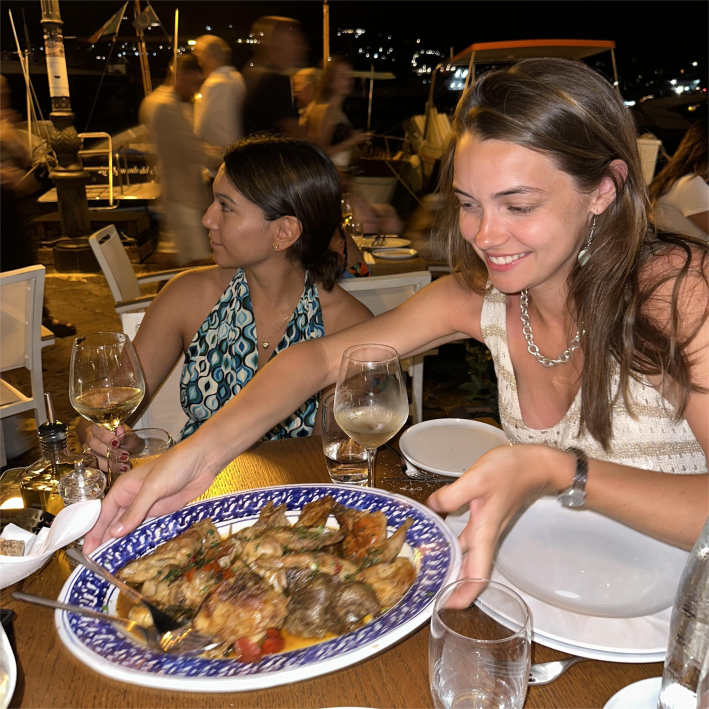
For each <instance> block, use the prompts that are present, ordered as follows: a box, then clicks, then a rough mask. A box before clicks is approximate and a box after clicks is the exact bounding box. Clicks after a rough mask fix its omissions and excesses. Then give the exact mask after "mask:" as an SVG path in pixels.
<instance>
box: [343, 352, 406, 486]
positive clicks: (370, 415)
mask: <svg viewBox="0 0 709 709" xmlns="http://www.w3.org/2000/svg"><path fill="white" fill-rule="evenodd" d="M408 415H409V401H408V397H407V396H406V387H405V385H404V376H403V374H402V372H401V365H400V364H399V355H398V354H397V352H396V350H395V349H394V348H393V347H389V346H387V345H376V344H366V345H354V346H353V347H348V348H347V349H346V350H345V352H344V354H343V355H342V362H341V363H340V373H339V376H338V378H337V387H336V389H335V419H336V420H337V423H338V424H339V425H340V428H342V430H343V431H344V432H345V433H346V434H347V435H348V436H349V437H350V438H352V439H354V440H355V441H357V443H359V444H361V445H363V446H364V447H365V448H366V449H367V484H368V485H369V487H374V461H375V457H376V454H377V448H378V447H379V446H381V445H383V444H384V443H386V442H387V441H388V440H389V439H390V438H391V437H392V436H394V435H395V434H396V433H397V431H398V430H399V429H400V428H401V427H402V426H403V425H404V423H406V419H407V418H408Z"/></svg>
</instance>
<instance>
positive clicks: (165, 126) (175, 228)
mask: <svg viewBox="0 0 709 709" xmlns="http://www.w3.org/2000/svg"><path fill="white" fill-rule="evenodd" d="M201 83H202V70H201V68H200V66H199V63H198V62H197V59H196V57H194V56H192V55H191V54H183V55H182V56H179V57H178V58H177V67H176V80H175V84H174V86H173V87H172V88H171V90H170V91H169V92H168V93H166V95H165V96H164V99H163V100H161V101H159V102H157V103H156V104H155V105H154V106H153V107H152V115H151V117H150V132H151V138H152V141H153V143H154V145H155V147H156V150H157V156H158V160H159V163H160V176H161V180H162V200H163V206H164V209H165V216H166V218H167V227H168V229H169V231H170V232H172V235H173V236H174V239H175V247H176V253H175V259H176V261H177V264H178V265H180V266H183V265H193V264H196V263H198V262H200V261H203V260H204V259H208V258H209V257H210V256H211V255H212V250H211V248H210V246H209V239H208V237H207V230H206V229H205V228H204V227H203V226H202V223H201V222H202V216H203V214H204V212H205V210H206V208H207V207H208V206H209V203H210V201H211V195H210V190H209V189H208V188H207V185H206V184H205V182H204V180H203V178H202V171H203V170H204V169H205V168H206V169H211V170H216V169H217V167H219V163H220V162H221V161H220V158H219V156H218V154H217V151H216V150H214V149H213V148H211V147H210V146H208V145H207V144H206V142H205V141H202V140H200V139H199V138H198V137H197V136H196V135H195V133H194V130H193V127H194V124H193V110H192V98H193V96H194V95H195V94H196V93H197V91H199V89H200V85H201Z"/></svg>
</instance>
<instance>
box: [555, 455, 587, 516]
mask: <svg viewBox="0 0 709 709" xmlns="http://www.w3.org/2000/svg"><path fill="white" fill-rule="evenodd" d="M566 452H567V453H573V455H574V457H575V458H576V473H575V475H574V479H573V482H572V483H571V487H570V488H568V489H567V490H564V491H563V492H561V493H559V495H558V496H557V498H556V499H557V500H558V501H559V502H560V503H561V504H562V505H563V506H564V507H583V506H584V505H585V504H586V481H587V479H588V458H587V457H586V454H585V453H584V452H583V451H582V450H581V449H580V448H567V449H566Z"/></svg>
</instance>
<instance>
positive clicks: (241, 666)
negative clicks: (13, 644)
mask: <svg viewBox="0 0 709 709" xmlns="http://www.w3.org/2000/svg"><path fill="white" fill-rule="evenodd" d="M325 495H332V497H334V498H335V499H336V500H337V501H338V502H340V503H341V504H343V505H345V506H347V507H353V508H356V509H360V510H371V511H377V510H378V511H381V512H383V513H384V514H385V515H386V517H387V520H388V522H389V525H390V526H389V532H390V533H391V532H393V530H394V529H395V528H397V527H399V526H400V525H401V524H403V522H404V521H405V520H406V519H408V518H411V519H413V524H412V525H411V527H410V528H409V529H408V531H407V534H406V544H405V546H404V552H403V553H406V554H407V556H408V557H409V558H410V559H411V561H412V563H414V565H415V567H416V571H417V575H416V580H415V581H414V584H413V585H412V586H411V588H409V590H408V591H407V592H406V595H405V596H404V598H402V599H401V600H400V601H399V603H397V604H396V605H395V606H394V607H393V608H390V609H389V610H388V611H387V612H386V613H383V614H382V615H381V616H379V617H378V618H375V619H374V620H371V621H370V622H368V623H366V624H365V625H364V626H362V627H361V628H358V629H357V630H355V631H353V632H351V633H346V634H345V635H340V636H338V637H336V638H333V639H332V640H327V641H325V642H321V643H318V644H315V645H311V646H308V647H305V648H301V649H299V650H292V651H289V652H282V653H277V654H274V655H267V656H266V657H264V658H263V659H262V660H260V661H259V662H255V663H242V662H237V661H236V660H211V659H206V658H202V657H187V656H175V655H163V654H157V653H155V652H153V651H151V650H150V649H148V648H146V647H145V646H142V645H140V644H138V643H137V642H134V641H133V640H131V639H129V638H127V637H126V636H125V635H124V634H123V633H122V632H121V631H119V630H118V629H117V628H116V627H114V626H113V625H112V624H111V623H108V622H104V621H100V620H95V619H93V618H87V617H85V616H77V615H75V614H72V613H67V612H66V611H56V612H55V616H54V618H55V624H56V627H57V631H58V633H59V637H60V638H61V640H62V642H63V643H64V644H65V646H66V647H67V648H68V649H69V651H70V652H71V653H72V654H73V655H74V656H75V657H77V658H78V659H79V660H81V661H82V662H83V663H85V664H86V665H87V666H88V667H90V668H91V669H92V670H95V671H96V672H99V673H101V674H103V675H105V676H107V677H110V678H111V679H115V680H119V681H123V682H129V683H131V684H138V685H142V686H146V687H154V688H158V689H171V690H181V691H187V692H239V691H245V690H252V689H265V688H267V687H275V686H279V685H283V684H290V683H291V682H298V681H301V680H304V679H310V678H312V677H318V676H320V675H323V674H327V673H329V672H334V671H336V670H340V669H342V668H344V667H349V666H350V665H353V664H356V663H358V662H362V661H363V660H365V659H367V658H369V657H372V656H373V655H376V654H378V653H380V652H381V651H382V650H384V649H386V648H387V647H389V646H391V645H393V644H394V643H397V642H399V641H400V640H403V639H404V638H405V637H407V636H408V635H409V634H410V633H412V632H414V631H415V630H417V629H418V628H419V627H421V626H422V625H423V624H425V623H426V622H427V621H428V620H429V618H430V617H431V612H432V610H433V603H434V599H435V595H436V593H438V591H439V590H440V589H441V588H443V586H445V585H446V584H448V583H450V582H451V581H453V580H454V579H456V578H457V576H458V572H459V570H460V560H461V551H460V545H459V544H458V540H457V539H456V537H455V535H454V534H453V533H451V531H450V529H449V528H448V527H447V526H446V524H445V523H444V522H443V520H442V519H441V518H440V517H439V516H438V515H437V514H435V512H432V511H431V510H430V509H428V508H427V507H426V506H425V505H423V504H421V503H419V502H416V501H415V500H411V499H409V498H408V497H403V496H401V495H396V494H394V493H391V492H387V491H386V490H378V489H373V488H359V487H353V486H350V485H313V484H311V485H284V486H280V487H271V488H260V489H257V490H245V491H242V492H236V493H232V494H229V495H222V496H221V497H215V498H212V499H209V500H204V501H201V502H195V503H192V504H191V505H188V506H187V507H185V508H183V509H181V510H178V511H177V512H173V513H172V514H170V515H164V516H163V517H157V518H155V519H152V520H150V521H148V522H145V523H144V524H142V525H141V526H140V527H138V529H136V530H135V531H133V532H131V533H130V534H128V535H127V536H125V537H123V538H121V539H114V540H112V541H109V542H107V543H106V544H104V545H102V546H101V547H100V548H99V549H97V550H96V551H95V552H94V553H93V554H92V557H93V558H94V559H95V560H96V561H97V562H98V563H100V564H102V565H103V566H105V567H106V568H108V569H109V570H110V571H113V572H115V571H117V570H118V569H119V568H120V567H121V566H123V565H124V564H125V563H126V562H128V561H130V560H132V559H135V558H138V557H140V556H143V555H145V554H147V553H149V552H151V551H152V550H153V549H154V548H155V547H156V546H157V545H158V544H160V543H161V542H163V541H166V540H168V539H171V538H173V537H175V536H177V535H178V534H180V533H182V532H183V531H185V530H186V529H187V528H188V527H190V526H191V525H192V524H194V523H195V522H198V521H199V520H202V519H206V518H211V519H212V520H213V522H214V524H215V525H216V526H217V528H219V529H220V530H225V531H226V530H227V529H228V528H230V527H232V526H234V527H239V526H243V525H245V524H247V523H253V522H255V521H256V520H257V519H258V512H259V510H260V509H261V508H262V507H263V506H264V505H265V504H266V503H267V502H268V501H273V503H274V504H276V505H279V504H282V503H285V504H286V505H287V508H288V514H289V518H292V520H293V521H294V519H295V518H296V517H297V515H298V512H299V511H300V509H301V508H302V507H303V505H305V504H306V503H308V502H311V501H313V500H316V499H320V498H321V497H323V496H325ZM115 595H116V592H115V589H114V587H113V586H110V585H109V584H108V583H107V582H105V581H103V580H102V579H99V578H98V577H96V576H95V575H94V574H93V573H92V572H90V571H89V570H88V569H86V568H85V567H79V568H77V569H76V570H75V571H74V573H73V574H72V575H71V576H70V577H69V579H68V580H67V582H66V583H65V584H64V587H63V588H62V591H61V593H60V595H59V600H61V601H64V602H67V603H73V604H76V605H82V606H87V607H89V608H93V609H95V610H102V609H104V607H107V608H108V609H109V611H110V610H111V609H112V608H113V607H114V606H115Z"/></svg>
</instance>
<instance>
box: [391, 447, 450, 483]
mask: <svg viewBox="0 0 709 709" xmlns="http://www.w3.org/2000/svg"><path fill="white" fill-rule="evenodd" d="M384 445H385V446H386V447H387V448H388V449H389V450H391V451H394V453H396V454H397V455H398V456H399V464H400V465H401V472H402V473H404V475H406V477H407V478H410V479H411V480H420V481H422V482H431V483H438V482H442V483H450V482H452V480H451V479H450V478H449V477H446V476H443V475H435V474H434V473H424V472H423V471H421V470H419V469H418V468H415V467H414V466H413V464H411V463H409V461H408V460H407V459H406V457H405V456H404V454H403V453H401V452H400V451H398V450H396V448H394V446H392V445H391V444H390V443H385V444H384Z"/></svg>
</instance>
